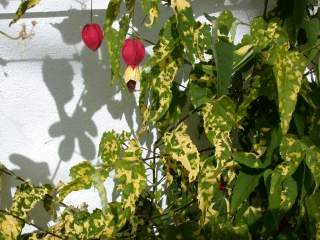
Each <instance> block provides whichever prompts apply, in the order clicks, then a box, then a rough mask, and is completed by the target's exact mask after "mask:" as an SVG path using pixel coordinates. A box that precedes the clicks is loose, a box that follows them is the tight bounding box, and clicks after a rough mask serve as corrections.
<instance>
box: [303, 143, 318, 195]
mask: <svg viewBox="0 0 320 240" xmlns="http://www.w3.org/2000/svg"><path fill="white" fill-rule="evenodd" d="M306 164H307V166H308V168H309V169H310V171H311V173H312V175H313V178H314V181H315V183H316V186H315V190H316V189H318V188H319V186H320V149H319V148H317V147H316V146H314V145H313V146H311V147H308V146H306Z"/></svg>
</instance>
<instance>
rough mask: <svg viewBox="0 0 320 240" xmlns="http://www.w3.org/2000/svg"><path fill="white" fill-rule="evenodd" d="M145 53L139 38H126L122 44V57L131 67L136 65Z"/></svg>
mask: <svg viewBox="0 0 320 240" xmlns="http://www.w3.org/2000/svg"><path fill="white" fill-rule="evenodd" d="M144 55H145V50H144V45H143V43H142V42H141V41H140V40H139V39H135V38H130V39H126V40H125V42H124V44H123V46H122V58H123V60H124V62H125V63H126V64H127V65H130V66H131V67H132V68H135V67H136V66H138V65H139V64H140V63H141V62H142V60H143V58H144Z"/></svg>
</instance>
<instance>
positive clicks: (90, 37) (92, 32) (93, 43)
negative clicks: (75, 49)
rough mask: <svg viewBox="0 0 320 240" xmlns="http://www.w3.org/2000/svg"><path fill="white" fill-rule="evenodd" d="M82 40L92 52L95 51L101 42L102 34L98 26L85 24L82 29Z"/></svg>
mask: <svg viewBox="0 0 320 240" xmlns="http://www.w3.org/2000/svg"><path fill="white" fill-rule="evenodd" d="M82 40H83V41H84V43H85V44H86V45H87V47H88V48H90V49H91V50H92V51H96V50H97V49H98V48H99V47H100V45H101V43H102V40H103V32H102V30H101V28H100V26H99V24H96V23H91V24H86V25H85V26H84V27H83V29H82Z"/></svg>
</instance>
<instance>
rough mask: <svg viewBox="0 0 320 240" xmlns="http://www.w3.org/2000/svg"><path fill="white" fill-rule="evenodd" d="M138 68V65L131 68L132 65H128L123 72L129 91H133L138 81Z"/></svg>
mask: <svg viewBox="0 0 320 240" xmlns="http://www.w3.org/2000/svg"><path fill="white" fill-rule="evenodd" d="M140 78H141V76H140V69H139V67H135V68H133V67H132V66H128V67H127V69H126V71H125V73H124V81H125V82H126V84H127V87H128V91H129V92H130V93H132V92H134V90H135V88H136V85H137V82H138V81H140Z"/></svg>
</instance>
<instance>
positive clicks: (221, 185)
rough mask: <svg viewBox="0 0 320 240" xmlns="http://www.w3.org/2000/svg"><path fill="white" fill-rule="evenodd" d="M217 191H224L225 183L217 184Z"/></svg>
mask: <svg viewBox="0 0 320 240" xmlns="http://www.w3.org/2000/svg"><path fill="white" fill-rule="evenodd" d="M219 189H220V191H225V190H226V185H225V183H223V182H221V183H220V184H219Z"/></svg>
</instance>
